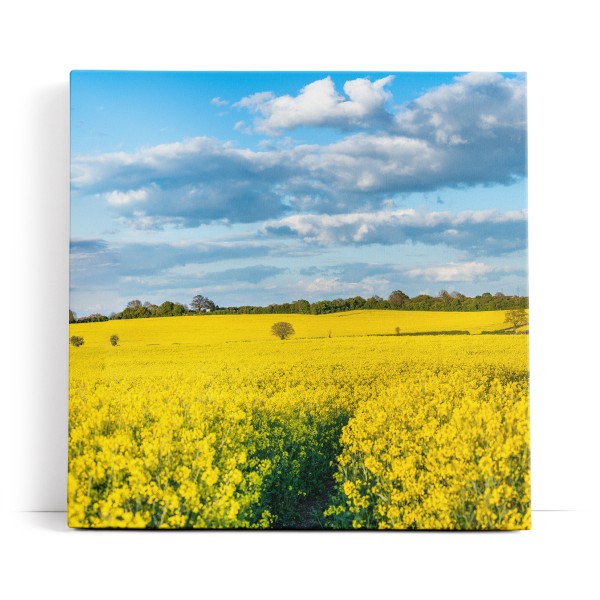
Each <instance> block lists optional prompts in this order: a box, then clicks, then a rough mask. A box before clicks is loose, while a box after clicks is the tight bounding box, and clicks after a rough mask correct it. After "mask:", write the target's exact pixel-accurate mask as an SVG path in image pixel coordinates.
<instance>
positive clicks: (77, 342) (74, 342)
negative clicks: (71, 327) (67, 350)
mask: <svg viewBox="0 0 600 600" xmlns="http://www.w3.org/2000/svg"><path fill="white" fill-rule="evenodd" d="M70 342H71V346H75V347H76V348H79V346H83V344H84V340H83V338H82V337H81V336H79V335H72V336H71V338H70Z"/></svg>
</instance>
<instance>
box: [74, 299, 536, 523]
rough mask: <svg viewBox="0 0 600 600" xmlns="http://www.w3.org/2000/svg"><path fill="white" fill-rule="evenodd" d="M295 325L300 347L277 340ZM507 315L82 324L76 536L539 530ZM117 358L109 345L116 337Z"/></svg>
mask: <svg viewBox="0 0 600 600" xmlns="http://www.w3.org/2000/svg"><path fill="white" fill-rule="evenodd" d="M280 320H283V321H289V322H290V323H292V325H293V326H294V329H295V331H296V334H295V336H294V337H293V338H292V339H289V340H284V341H282V340H279V339H277V338H275V337H274V336H273V335H272V334H271V332H270V327H271V325H272V324H273V323H274V322H276V321H280ZM396 327H399V328H400V330H401V333H406V334H408V333H414V332H428V331H455V330H461V331H469V332H470V333H471V334H477V333H480V332H481V331H493V330H499V329H504V328H505V327H506V325H505V324H504V312H502V311H499V312H481V313H433V312H422V313H418V312H392V311H356V312H350V313H337V314H333V315H322V316H310V315H207V316H200V317H174V318H160V319H137V320H129V321H109V322H104V323H88V324H74V325H71V326H70V334H71V335H78V336H82V337H83V338H84V339H85V344H84V345H83V346H81V347H79V348H74V347H71V352H70V377H71V382H70V405H69V411H70V412H69V425H70V428H69V524H70V525H71V526H74V527H135V528H145V527H149V528H155V527H172V528H173V527H186V528H194V527H196V528H272V527H276V528H277V527H283V528H288V527H293V528H306V527H318V528H320V527H334V528H335V527H339V528H397V529H406V528H409V529H410V528H425V529H431V528H434V529H455V528H456V529H519V528H526V527H529V522H530V508H529V421H528V338H527V336H512V335H510V336H478V335H460V336H456V335H455V336H446V335H440V336H429V335H423V336H418V337H409V336H407V337H404V336H396V335H394V333H395V328H396ZM113 334H117V335H118V336H119V340H120V341H119V345H118V346H114V347H113V346H111V344H110V341H109V338H110V336H111V335H113Z"/></svg>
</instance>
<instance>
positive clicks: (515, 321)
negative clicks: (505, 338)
mask: <svg viewBox="0 0 600 600" xmlns="http://www.w3.org/2000/svg"><path fill="white" fill-rule="evenodd" d="M504 322H505V323H508V324H510V325H512V328H513V332H514V333H517V329H518V328H519V327H522V326H523V325H527V323H528V322H529V316H528V315H527V311H526V310H525V309H524V308H513V309H512V310H507V311H506V315H505V317H504Z"/></svg>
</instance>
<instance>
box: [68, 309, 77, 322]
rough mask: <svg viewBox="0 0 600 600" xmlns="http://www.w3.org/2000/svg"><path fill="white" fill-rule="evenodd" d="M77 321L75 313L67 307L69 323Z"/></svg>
mask: <svg viewBox="0 0 600 600" xmlns="http://www.w3.org/2000/svg"><path fill="white" fill-rule="evenodd" d="M75 321H77V315H76V314H75V313H74V312H73V311H72V310H71V309H69V323H75Z"/></svg>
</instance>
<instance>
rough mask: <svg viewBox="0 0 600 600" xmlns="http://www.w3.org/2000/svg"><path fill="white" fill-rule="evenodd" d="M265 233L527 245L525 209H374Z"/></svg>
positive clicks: (493, 247)
mask: <svg viewBox="0 0 600 600" xmlns="http://www.w3.org/2000/svg"><path fill="white" fill-rule="evenodd" d="M262 231H263V232H264V233H270V234H275V235H282V236H295V237H300V238H302V239H303V240H304V242H306V243H310V244H315V243H316V244H320V245H323V246H329V245H335V244H355V245H362V244H386V245H390V244H402V243H407V242H412V243H415V242H421V243H424V244H433V245H436V244H445V245H447V246H451V247H454V248H459V249H464V250H470V251H474V252H476V253H503V252H510V251H513V250H518V249H522V248H523V247H524V246H525V245H526V235H527V211H526V210H517V211H509V212H505V213H500V212H498V211H494V210H484V211H464V212H460V213H449V212H429V213H427V212H419V211H416V210H414V209H398V210H379V211H374V212H356V213H347V214H334V215H327V214H326V215H318V214H308V215H292V216H289V217H284V218H282V219H278V220H276V221H268V222H267V223H265V225H264V226H263V229H262Z"/></svg>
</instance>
